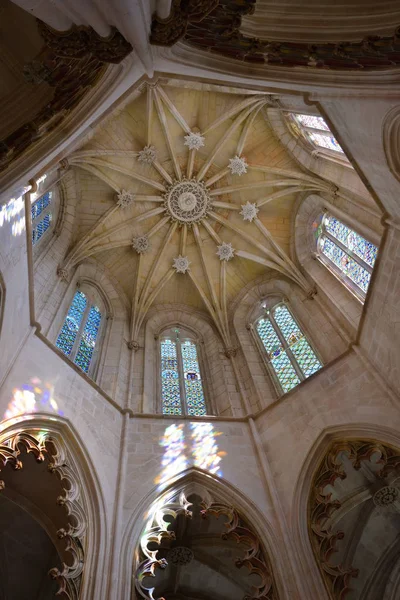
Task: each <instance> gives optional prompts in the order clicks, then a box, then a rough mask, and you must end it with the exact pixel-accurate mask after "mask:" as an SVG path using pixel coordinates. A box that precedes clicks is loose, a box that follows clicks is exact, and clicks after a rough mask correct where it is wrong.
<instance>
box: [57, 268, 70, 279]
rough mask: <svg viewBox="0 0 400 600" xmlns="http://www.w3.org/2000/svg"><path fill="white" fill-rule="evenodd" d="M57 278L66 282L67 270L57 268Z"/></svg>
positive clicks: (67, 277)
mask: <svg viewBox="0 0 400 600" xmlns="http://www.w3.org/2000/svg"><path fill="white" fill-rule="evenodd" d="M57 276H58V277H59V278H60V279H61V281H68V279H69V273H68V269H66V268H64V267H58V269H57Z"/></svg>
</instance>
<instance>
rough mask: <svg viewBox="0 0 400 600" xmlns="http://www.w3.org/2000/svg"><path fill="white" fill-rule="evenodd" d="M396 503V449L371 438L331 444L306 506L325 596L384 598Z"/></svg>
mask: <svg viewBox="0 0 400 600" xmlns="http://www.w3.org/2000/svg"><path fill="white" fill-rule="evenodd" d="M399 500H400V450H397V449H395V448H393V447H391V446H389V445H387V444H382V443H380V442H378V441H375V440H361V439H354V440H344V441H337V442H334V443H333V444H332V445H331V447H330V448H329V450H328V451H327V453H326V454H325V456H324V459H323V460H322V462H321V464H320V466H319V468H318V470H317V472H316V473H315V475H314V478H313V481H312V488H311V494H310V497H309V504H308V516H309V522H308V523H309V536H310V541H311V545H312V548H313V552H314V556H315V559H316V561H317V564H318V566H319V569H320V571H321V574H322V577H323V579H324V582H325V585H326V588H327V590H328V592H329V597H330V598H332V599H335V600H337V599H340V600H343V599H344V598H346V600H364V599H367V598H368V600H370V599H372V598H378V597H379V598H386V597H387V596H386V595H385V593H386V592H387V590H386V588H387V586H388V585H390V579H391V578H390V574H391V572H392V571H393V572H394V571H395V569H398V566H399V560H400V501H399ZM397 592H398V593H400V587H399V588H398V589H397ZM388 597H389V596H388ZM392 597H393V598H394V597H395V596H390V598H392ZM396 597H397V596H396Z"/></svg>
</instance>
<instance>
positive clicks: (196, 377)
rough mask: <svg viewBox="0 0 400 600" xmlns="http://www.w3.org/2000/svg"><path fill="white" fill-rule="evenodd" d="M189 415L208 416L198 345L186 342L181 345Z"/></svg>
mask: <svg viewBox="0 0 400 600" xmlns="http://www.w3.org/2000/svg"><path fill="white" fill-rule="evenodd" d="M181 354H182V365H183V373H184V382H185V395H186V406H187V413H188V415H189V416H191V417H192V416H202V415H205V414H207V410H206V403H205V400H204V394H203V384H202V382H201V375H200V368H199V361H198V358H197V348H196V344H194V343H193V342H190V341H189V340H186V341H185V342H183V343H182V344H181Z"/></svg>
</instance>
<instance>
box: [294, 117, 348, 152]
mask: <svg viewBox="0 0 400 600" xmlns="http://www.w3.org/2000/svg"><path fill="white" fill-rule="evenodd" d="M291 117H292V119H293V120H294V122H295V123H296V124H297V126H298V127H299V128H300V130H301V132H302V133H303V135H304V136H305V137H306V138H307V139H308V140H309V141H310V142H311V143H312V144H313V145H314V146H317V147H319V148H324V149H325V150H332V151H333V152H336V153H340V154H344V152H343V150H342V148H341V147H340V145H339V143H338V141H337V140H336V138H335V136H334V135H333V133H332V132H331V130H330V129H329V127H328V125H327V124H326V123H325V120H324V119H323V118H322V117H319V116H317V115H304V114H297V113H291Z"/></svg>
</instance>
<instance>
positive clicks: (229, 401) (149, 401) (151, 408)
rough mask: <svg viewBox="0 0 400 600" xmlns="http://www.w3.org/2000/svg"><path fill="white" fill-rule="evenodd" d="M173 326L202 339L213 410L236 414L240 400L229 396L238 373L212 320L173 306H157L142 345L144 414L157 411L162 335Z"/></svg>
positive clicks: (207, 390)
mask: <svg viewBox="0 0 400 600" xmlns="http://www.w3.org/2000/svg"><path fill="white" fill-rule="evenodd" d="M173 325H180V326H181V327H184V328H186V329H189V330H190V331H192V332H193V334H194V335H195V337H196V338H197V340H199V350H200V352H199V354H200V360H201V366H202V367H203V370H204V372H205V373H204V376H203V381H205V382H206V384H207V388H206V390H205V392H206V395H207V400H208V402H209V406H210V408H211V410H212V411H213V412H214V413H215V414H222V413H224V414H232V405H234V406H236V403H239V402H240V399H239V398H236V395H235V394H234V393H231V394H230V393H229V388H228V381H229V378H231V380H232V381H233V380H234V373H233V371H232V368H231V364H230V361H229V359H228V358H227V357H226V356H225V354H224V347H223V344H222V340H221V339H220V337H219V335H218V333H217V332H216V330H215V328H214V326H213V324H212V322H211V320H210V319H209V317H208V316H207V315H205V314H204V313H202V312H200V311H194V310H189V309H188V308H187V307H185V306H184V305H171V304H167V305H157V306H156V307H154V308H153V309H151V310H150V311H149V313H148V316H147V319H146V322H145V325H144V328H142V336H143V338H142V341H141V342H140V345H141V346H142V345H143V346H144V353H143V354H142V356H141V357H138V358H139V360H140V359H141V360H142V361H143V362H142V368H143V400H142V410H143V412H146V413H154V412H156V411H157V402H156V400H157V387H156V383H157V378H158V371H157V360H158V336H159V335H160V334H161V333H162V332H163V331H164V330H165V329H167V328H168V327H172V326H173Z"/></svg>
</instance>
